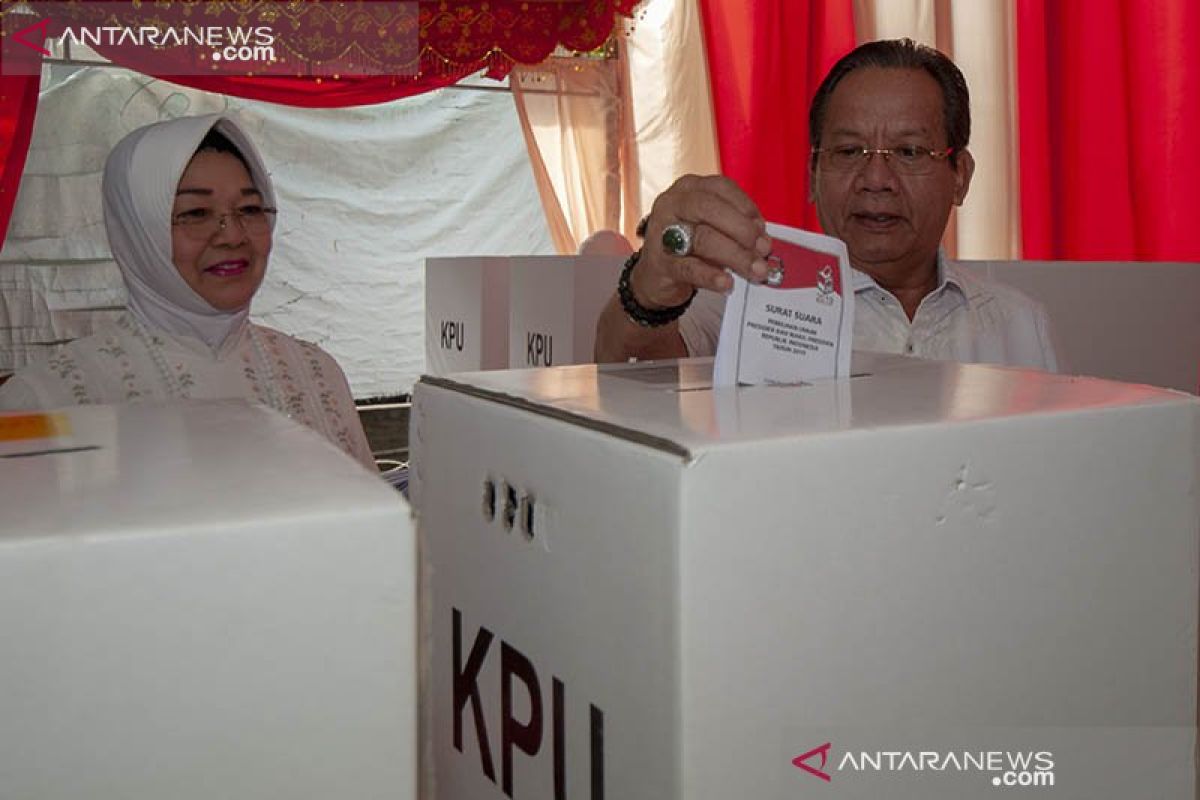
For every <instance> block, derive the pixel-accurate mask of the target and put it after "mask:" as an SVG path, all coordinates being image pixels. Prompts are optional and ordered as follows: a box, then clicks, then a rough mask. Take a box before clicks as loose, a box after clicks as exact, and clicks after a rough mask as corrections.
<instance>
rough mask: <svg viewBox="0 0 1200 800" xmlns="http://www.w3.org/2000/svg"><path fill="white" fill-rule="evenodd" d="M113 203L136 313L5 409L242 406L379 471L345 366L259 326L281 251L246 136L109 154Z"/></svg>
mask: <svg viewBox="0 0 1200 800" xmlns="http://www.w3.org/2000/svg"><path fill="white" fill-rule="evenodd" d="M103 192H104V224H105V229H106V230H107V232H108V241H109V246H110V248H111V249H112V254H113V258H114V259H115V260H116V262H117V265H118V266H119V267H120V269H121V275H122V277H123V278H124V280H125V285H126V287H127V289H128V291H129V304H128V309H127V312H126V313H125V314H124V315H123V316H122V317H121V318H119V319H118V320H117V321H116V322H115V323H111V324H107V325H104V326H101V327H100V328H99V329H98V330H97V331H96V333H94V334H93V335H91V336H89V337H87V338H84V339H78V340H76V341H74V342H71V343H70V344H67V345H65V346H63V347H61V348H59V349H58V350H57V351H56V352H55V353H54V355H52V356H51V357H50V358H49V359H48V360H47V361H46V362H44V363H42V364H38V365H31V366H30V367H27V368H26V369H24V370H22V371H20V372H18V373H17V374H16V375H14V376H13V377H12V379H11V380H9V381H8V382H7V383H5V384H4V385H3V386H2V387H0V409H32V408H54V407H61V406H67V405H76V404H85V403H124V402H139V401H147V400H157V401H162V400H187V399H221V398H231V397H240V398H245V399H247V400H251V401H255V402H258V403H263V404H265V405H269V406H271V407H273V408H275V409H277V410H278V411H280V412H282V413H284V414H286V415H287V416H289V417H291V418H293V419H295V420H296V421H298V422H301V423H303V424H305V425H307V426H308V427H310V428H313V429H314V430H316V431H319V432H320V433H322V434H324V435H325V436H326V437H328V438H329V439H330V440H331V441H332V442H333V443H334V444H336V445H338V446H339V447H340V448H342V449H343V450H345V451H346V452H347V453H349V454H350V455H351V456H353V457H354V458H356V459H358V460H359V461H360V462H362V464H363V465H365V466H367V467H369V468H370V469H372V470H374V469H375V463H374V460H373V459H372V458H371V451H370V448H369V447H368V445H367V440H366V436H365V435H364V434H363V429H362V424H361V423H360V422H359V420H358V414H357V412H356V411H355V408H354V400H353V398H352V397H351V395H350V389H349V386H347V384H346V378H345V376H344V375H343V374H342V371H341V369H339V368H338V365H337V363H336V362H335V361H334V360H333V359H332V358H331V357H330V356H329V355H328V354H326V353H325V352H324V351H322V350H321V349H320V348H318V347H317V346H315V345H312V344H309V343H307V342H301V341H299V340H297V339H293V338H292V337H290V336H287V335H286V334H283V333H280V332H278V331H274V330H271V329H270V328H264V327H262V326H259V325H255V324H253V323H251V322H250V321H249V319H248V316H249V313H250V302H251V300H252V299H253V298H254V294H255V292H257V291H258V287H259V286H260V285H261V284H262V279H263V275H264V273H265V272H266V268H267V256H268V255H269V254H270V252H271V233H272V230H273V228H274V225H275V194H274V191H273V190H272V187H271V180H270V177H269V176H268V174H267V170H266V167H265V166H264V165H263V161H262V158H261V157H260V156H259V154H258V151H257V150H256V149H255V147H254V145H253V144H252V143H251V142H250V140H249V138H247V136H246V135H245V133H243V132H242V130H241V128H239V127H238V125H237V124H236V123H235V122H234V121H233V120H232V119H230V118H228V117H223V116H219V115H210V116H204V117H187V118H183V119H177V120H171V121H168V122H160V123H157V124H155V125H149V126H147V127H144V128H139V129H138V130H136V131H134V132H133V133H131V134H129V135H128V136H126V137H125V138H124V139H122V140H121V141H120V142H119V143H118V144H117V146H116V147H115V148H114V149H113V152H112V153H111V154H110V155H109V157H108V161H107V162H106V164H105V166H104V187H103Z"/></svg>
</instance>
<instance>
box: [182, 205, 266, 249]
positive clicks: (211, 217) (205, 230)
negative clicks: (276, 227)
mask: <svg viewBox="0 0 1200 800" xmlns="http://www.w3.org/2000/svg"><path fill="white" fill-rule="evenodd" d="M275 214H276V210H275V209H274V208H266V207H265V206H242V207H241V208H235V209H233V210H232V211H226V212H225V213H223V214H218V213H217V212H216V211H214V210H213V209H211V208H192V209H188V210H187V211H180V212H179V213H177V214H173V215H172V216H171V224H172V225H174V226H176V227H178V228H179V229H180V230H181V231H183V232H184V233H185V234H187V235H188V236H189V237H191V238H192V239H197V240H199V241H207V240H209V239H211V238H212V237H213V236H216V235H217V233H219V232H220V231H223V230H225V226H226V225H227V224H228V223H227V222H226V220H228V219H235V220H237V223H238V224H239V225H241V227H242V230H243V231H245V232H246V233H248V234H250V235H257V234H261V233H266V232H267V231H269V230H270V229H271V221H272V220H273V219H274V218H275Z"/></svg>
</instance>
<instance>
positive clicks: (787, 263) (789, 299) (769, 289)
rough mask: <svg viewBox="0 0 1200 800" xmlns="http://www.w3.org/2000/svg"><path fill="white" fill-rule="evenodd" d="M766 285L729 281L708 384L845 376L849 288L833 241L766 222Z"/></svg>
mask: <svg viewBox="0 0 1200 800" xmlns="http://www.w3.org/2000/svg"><path fill="white" fill-rule="evenodd" d="M767 235H769V236H770V237H771V241H772V250H771V256H770V258H769V259H768V263H769V264H770V266H771V271H770V273H769V274H768V277H767V283H765V284H753V283H750V282H748V281H746V280H745V279H744V278H742V277H741V276H739V275H736V274H735V275H734V276H733V291H732V292H730V295H729V299H728V300H726V302H725V316H724V318H723V319H722V321H721V338H720V340H719V342H718V344H717V358H716V362H715V364H714V367H713V384H714V385H715V386H735V385H738V384H742V385H756V384H800V383H807V382H809V381H812V380H817V379H820V378H839V377H848V376H849V375H850V348H851V344H852V337H853V331H854V289H853V281H852V280H851V277H850V259H849V256H848V255H847V253H846V245H845V243H843V242H842V241H841V240H840V239H835V238H833V237H831V236H822V235H820V234H817V233H810V232H809V231H802V230H799V229H797V228H788V227H785V226H782V225H775V224H770V223H768V225H767Z"/></svg>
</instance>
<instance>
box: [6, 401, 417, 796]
mask: <svg viewBox="0 0 1200 800" xmlns="http://www.w3.org/2000/svg"><path fill="white" fill-rule="evenodd" d="M415 566H416V549H415V538H414V536H413V533H412V523H411V520H410V514H409V511H408V507H407V505H406V504H405V502H404V501H403V499H402V498H401V497H400V495H399V494H398V493H396V492H395V491H393V490H392V489H390V488H389V487H388V486H387V485H386V484H385V483H383V482H382V481H381V480H380V479H379V478H378V477H377V476H375V475H372V474H370V473H369V472H368V471H367V470H365V469H364V468H363V467H362V466H361V465H360V464H358V463H357V462H355V461H354V460H352V459H351V458H350V457H348V456H347V455H345V454H344V453H343V452H342V451H341V450H339V449H338V448H336V447H335V446H334V445H332V444H330V443H329V442H328V441H327V440H326V439H325V438H324V437H322V436H320V435H319V434H317V433H315V432H313V431H311V430H309V429H307V428H304V427H302V426H300V425H298V424H296V423H294V422H292V421H291V420H289V419H287V418H285V417H283V416H281V415H279V414H277V413H276V412H274V411H270V410H267V409H265V408H263V407H260V406H251V405H248V404H246V403H242V402H236V401H229V402H196V403H180V404H174V405H156V404H147V405H131V406H119V407H117V406H81V407H78V408H72V409H67V410H62V411H56V412H50V413H47V414H15V413H5V414H0V642H2V645H0V648H2V649H0V797H5V798H39V800H59V799H60V798H61V799H62V800H66V799H67V798H84V797H86V798H89V799H90V800H117V798H120V799H121V800H126V799H127V798H172V800H178V799H179V798H186V799H190V798H196V799H197V800H198V799H199V798H205V800H208V799H209V798H214V797H230V798H232V797H238V798H301V797H322V798H328V797H355V798H367V797H371V798H400V799H404V800H407V799H408V798H415V797H416V796H417V795H416V781H417V775H418V771H417V769H416V757H417V744H416V720H417V712H416V708H417V697H416V686H417V677H416V663H417V655H416V653H417V646H416V626H417V599H416V598H417V595H416V571H415Z"/></svg>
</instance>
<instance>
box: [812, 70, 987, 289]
mask: <svg viewBox="0 0 1200 800" xmlns="http://www.w3.org/2000/svg"><path fill="white" fill-rule="evenodd" d="M901 145H911V146H916V147H920V148H926V149H929V150H938V151H941V150H945V149H946V147H947V142H946V128H945V123H944V117H943V113H942V92H941V89H940V88H939V86H938V84H937V81H935V80H934V79H933V77H932V76H930V75H929V74H928V73H926V72H925V71H924V70H920V69H881V68H877V67H864V68H861V69H858V70H855V71H854V72H852V73H850V74H849V75H847V76H846V77H845V78H843V79H842V80H841V82H840V83H838V85H837V88H836V89H834V91H833V94H832V95H831V96H830V98H829V104H828V105H827V106H826V110H825V120H824V128H823V130H822V131H821V147H822V148H823V149H828V148H835V147H839V146H850V147H867V148H893V147H899V146H901ZM955 155H956V161H957V163H956V164H955V165H952V164H951V163H950V160H949V159H942V160H941V161H937V162H935V163H932V164H930V165H929V166H930V169H929V172H928V174H923V175H898V174H897V173H896V172H895V171H894V170H893V169H892V166H891V165H890V164H889V163H888V162H887V161H886V160H885V159H884V158H883V157H881V156H879V155H874V156H871V157H870V159H869V160H868V161H867V162H866V163H865V164H863V165H862V166H861V167H860V168H859V169H856V170H851V171H849V172H836V171H833V170H830V169H828V168H827V167H826V166H824V165H823V164H822V162H821V161H820V159H818V160H817V163H816V166H815V167H813V174H812V175H811V176H810V178H811V181H810V186H811V187H812V199H813V200H814V201H815V202H816V204H817V216H818V217H819V218H820V220H821V227H822V228H824V230H825V232H826V233H828V234H829V235H831V236H836V237H838V238H839V239H841V240H842V241H844V242H845V243H846V247H847V249H848V250H849V251H850V261H851V263H852V264H853V265H854V266H855V267H857V268H858V269H860V270H862V271H863V272H866V273H868V274H869V275H871V276H872V277H875V278H876V279H877V280H879V279H882V280H881V282H882V283H885V284H888V283H897V282H903V281H904V280H905V279H906V278H909V277H914V276H917V275H920V274H922V273H924V271H925V270H926V269H928V268H929V267H930V265H932V264H933V263H934V259H935V256H936V253H937V248H938V244H939V243H940V242H941V239H942V233H943V232H944V231H945V229H946V220H947V219H948V218H949V216H950V208H951V206H955V205H959V204H961V203H962V201H963V198H964V197H966V194H967V187H968V186H969V185H970V182H971V173H972V172H973V171H974V168H975V165H974V161H973V160H972V159H971V154H970V153H968V152H966V151H965V150H964V151H962V152H960V153H956V154H955Z"/></svg>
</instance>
